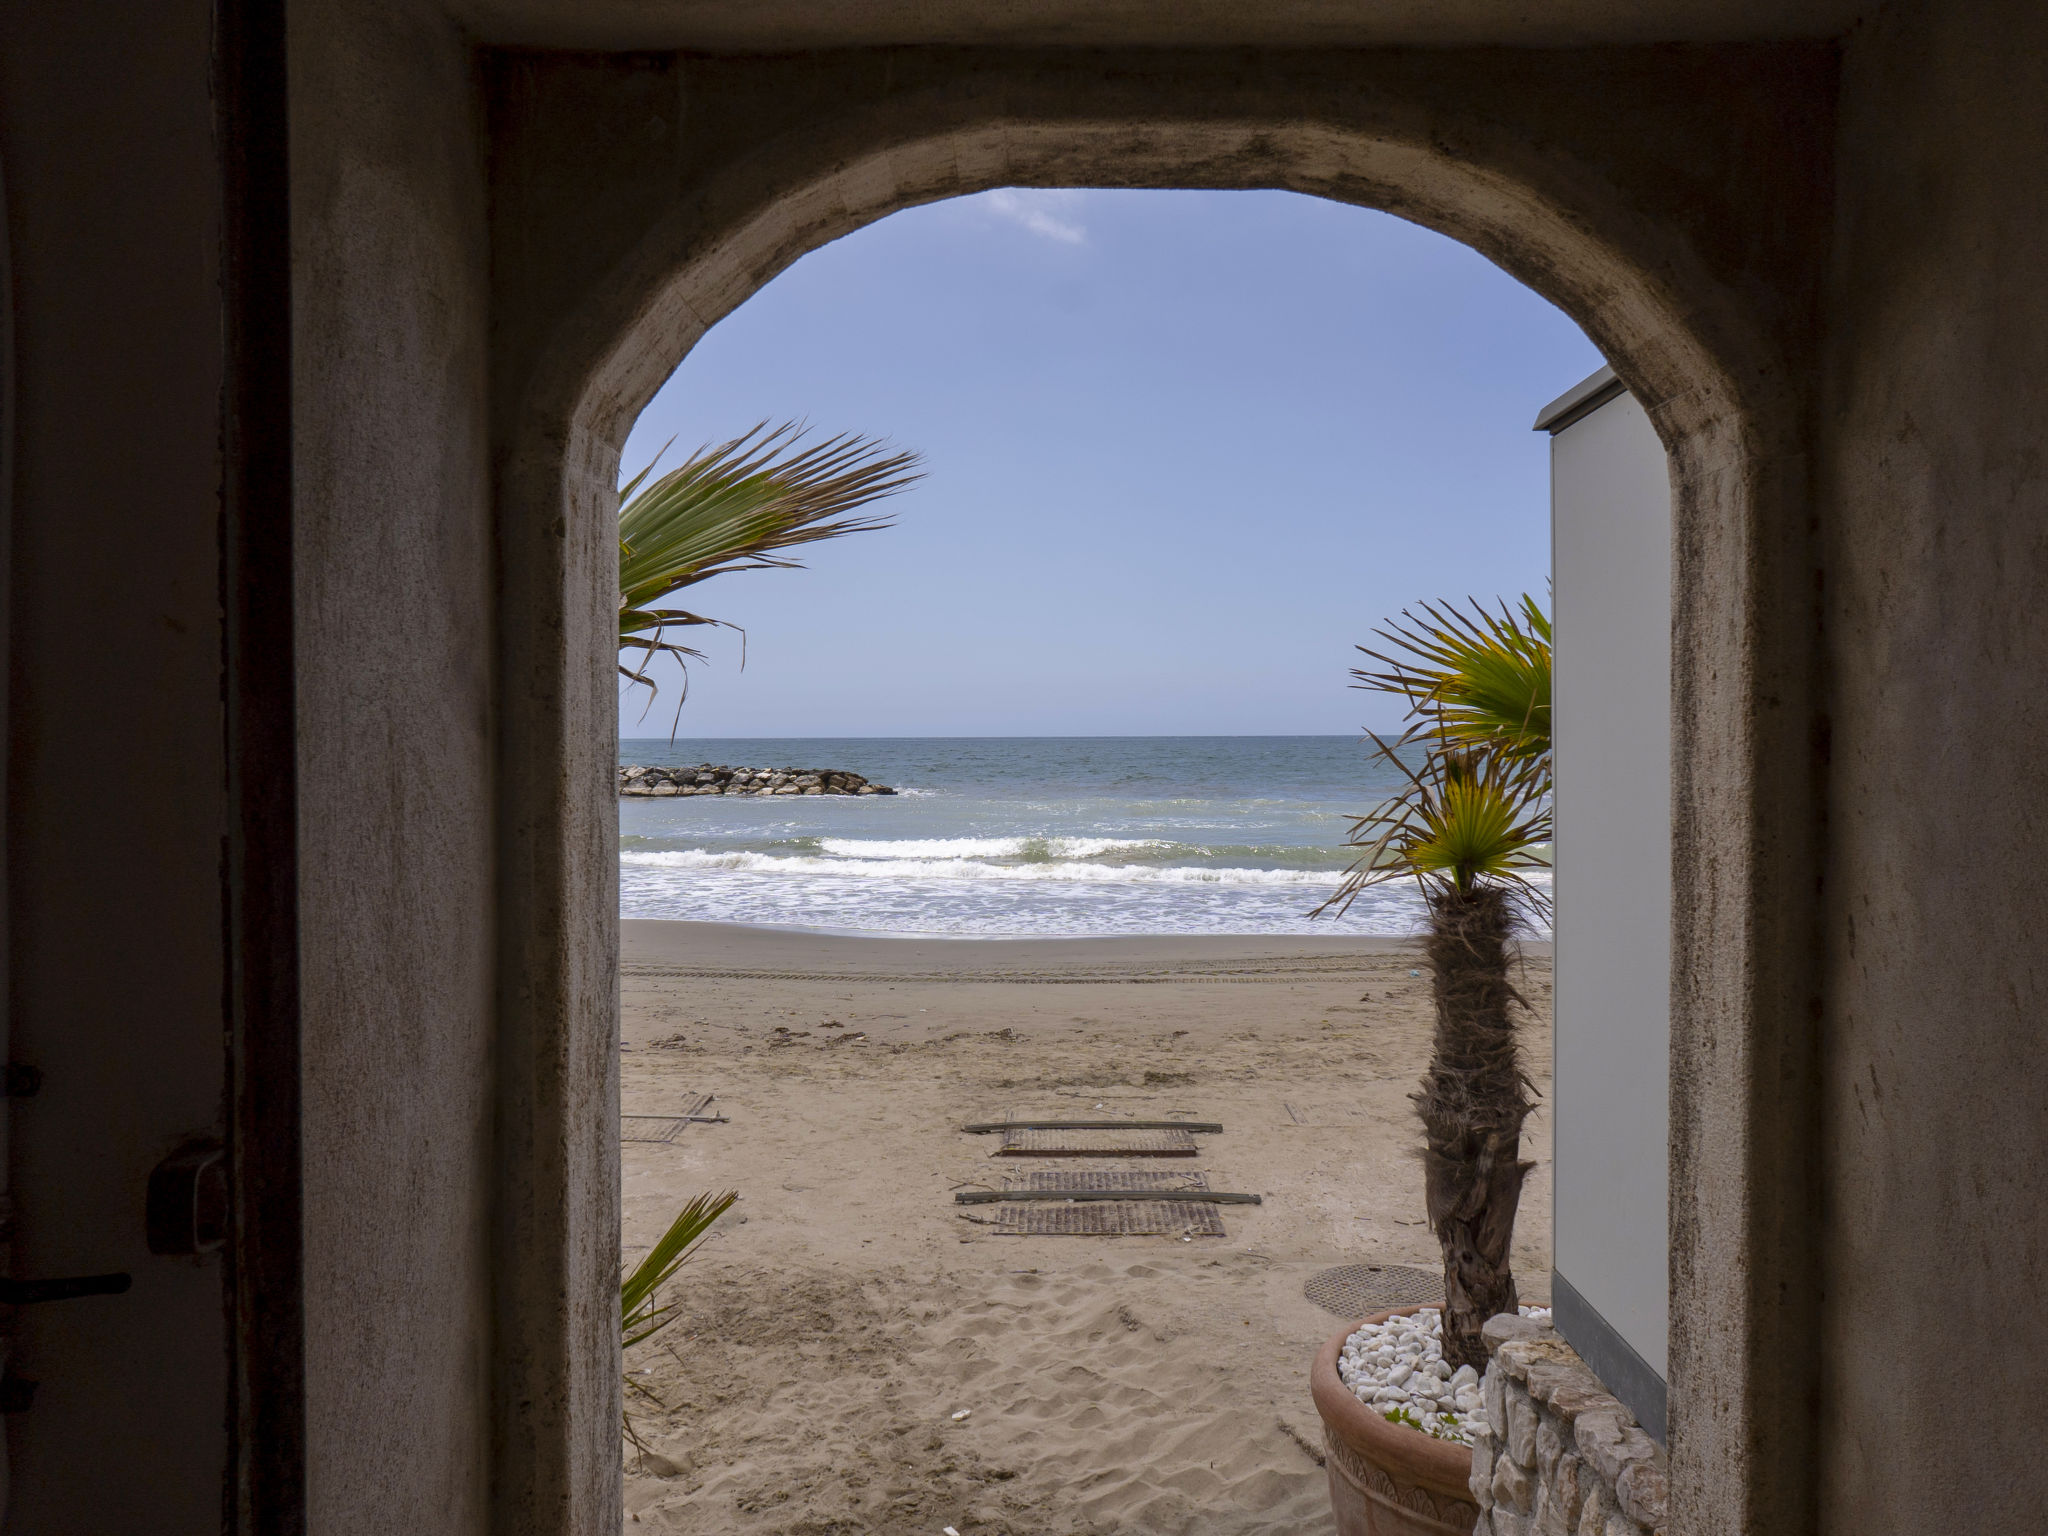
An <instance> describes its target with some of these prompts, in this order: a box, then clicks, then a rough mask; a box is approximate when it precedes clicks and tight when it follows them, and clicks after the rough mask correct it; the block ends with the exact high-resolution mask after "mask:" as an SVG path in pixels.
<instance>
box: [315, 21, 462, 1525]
mask: <svg viewBox="0 0 2048 1536" xmlns="http://www.w3.org/2000/svg"><path fill="white" fill-rule="evenodd" d="M292 15H293V21H294V26H293V36H292V68H293V71H294V79H293V173H294V175H293V238H294V248H295V257H294V273H293V276H294V284H295V307H296V324H295V333H294V341H295V419H296V435H297V456H296V474H297V519H296V536H297V540H298V545H297V564H298V572H299V576H298V646H299V774H300V788H299V804H300V837H301V849H300V861H301V863H300V867H301V870H302V876H301V882H300V899H301V903H302V912H301V918H302V923H303V931H304V941H303V957H304V960H303V963H304V1006H305V1025H304V1038H305V1120H304V1137H305V1169H306V1185H305V1201H306V1328H307V1413H308V1433H309V1447H310V1450H309V1464H308V1469H307V1476H308V1484H309V1494H310V1517H311V1526H312V1528H313V1529H314V1530H316V1531H329V1532H337V1533H338V1532H349V1533H352V1536H353V1533H364V1536H367V1533H371V1532H391V1533H394V1536H396V1533H401V1532H404V1533H411V1532H418V1531H426V1530H434V1531H449V1532H456V1531H473V1530H480V1529H482V1528H483V1524H484V1521H485V1518H486V1511H487V1507H488V1503H489V1469H488V1454H489V1438H490V1418H489V1412H488V1402H487V1397H488V1391H489V1379H490V1371H489V1350H490V1343H491V1330H490V1305H491V1285H490V1269H489V1245H490V1223H491V1214H492V1211H491V1198H492V1168H493V1166H494V1163H495V1154H494V1150H493V1113H494V1105H493V1099H492V1091H493V1078H492V1062H493V1053H492V1044H493V1032H494V1027H495V1012H496V1008H495V996H494V993H495V985H496V975H495V969H496V956H495V952H494V945H495V940H496V933H495V926H494V923H493V921H492V915H491V914H492V906H493V902H494V898H495V892H494V880H495V861H494V856H493V843H494V838H495V827H494V824H493V815H494V810H493V805H492V796H491V788H490V786H491V784H492V782H493V780H494V777H495V775H494V772H493V754H494V751H495V745H496V744H495V740H494V736H493V732H494V727H495V721H494V705H493V691H492V671H493V663H494V656H493V647H494V645H495V606H496V599H495V592H494V580H493V558H494V555H493V539H492V534H491V529H490V521H489V519H490V506H489V496H488V483H489V458H488V445H487V440H486V439H487V432H486V424H485V399H486V393H485V391H486V385H485V370H486V361H487V349H488V318H487V296H486V285H487V272H488V255H487V250H486V240H485V211H484V184H483V152H482V135H481V115H480V103H479V100H478V97H477V95H476V93H475V91H474V89H473V58H472V55H471V53H470V51H469V48H468V46H467V44H466V41H465V40H464V39H463V38H462V37H461V36H460V34H459V33H458V32H457V31H456V30H455V29H454V28H453V27H452V26H450V25H449V24H448V23H447V22H446V21H445V20H443V19H441V18H440V17H438V16H437V15H434V14H433V13H432V12H431V11H429V10H426V9H425V8H413V7H405V6H376V7H369V6H361V5H351V4H344V3H317V0H316V3H308V4H303V5H297V6H295V7H294V8H293V12H292Z"/></svg>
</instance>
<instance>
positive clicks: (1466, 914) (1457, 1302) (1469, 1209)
mask: <svg viewBox="0 0 2048 1536" xmlns="http://www.w3.org/2000/svg"><path fill="white" fill-rule="evenodd" d="M1515 922H1516V913H1515V907H1514V903H1513V902H1512V900H1511V899H1510V897H1509V894H1508V892H1507V891H1505V890H1503V889H1502V888H1501V887H1499V886H1494V885H1478V886H1475V887H1473V888H1472V889H1470V890H1465V891H1460V890H1457V889H1455V888H1450V887H1444V888H1439V889H1438V890H1436V891H1433V892H1432V893H1431V895H1430V898H1429V937H1428V940H1427V943H1426V946H1425V948H1426V953H1427V955H1428V958H1429V966H1430V972H1431V975H1432V978H1433V985H1434V990H1435V1001H1436V1036H1435V1039H1434V1042H1433V1045H1432V1049H1431V1052H1430V1062H1429V1069H1428V1071H1427V1072H1425V1073H1424V1074H1423V1078H1422V1087H1421V1089H1420V1090H1419V1091H1418V1092H1416V1093H1415V1094H1414V1095H1413V1096H1412V1097H1413V1099H1414V1102H1415V1108H1416V1111H1417V1113H1418V1114H1420V1115H1421V1117H1422V1125H1423V1131H1424V1139H1425V1150H1424V1153H1423V1190H1424V1197H1425V1200H1426V1203H1427V1208H1428V1212H1429V1224H1430V1227H1431V1228H1432V1229H1433V1230H1434V1231H1435V1233H1436V1235H1437V1241H1438V1243H1439V1244H1441V1245H1442V1248H1443V1255H1444V1315H1443V1335H1444V1337H1443V1350H1444V1358H1445V1359H1446V1360H1448V1361H1450V1362H1451V1364H1452V1365H1453V1366H1458V1365H1470V1366H1472V1367H1473V1368H1474V1369H1475V1370H1480V1371H1484V1370H1485V1369H1486V1345H1485V1342H1484V1341H1483V1340H1482V1338H1481V1337H1480V1329H1481V1328H1482V1327H1484V1326H1485V1323H1486V1320H1487V1319H1488V1318H1489V1317H1493V1316H1496V1315H1497V1314H1499V1313H1502V1312H1512V1311H1514V1310H1515V1308H1516V1305H1517V1299H1516V1295H1515V1276H1514V1271H1513V1269H1512V1268H1511V1267H1510V1265H1509V1262H1508V1260H1509V1249H1510V1247H1511V1246H1512V1243H1513V1240H1514V1234H1515V1210H1516V1207H1517V1206H1518V1205H1519V1204H1520V1203H1521V1198H1522V1180H1523V1178H1524V1177H1525V1176H1526V1175H1527V1174H1528V1172H1529V1170H1530V1168H1532V1167H1533V1166H1535V1165H1534V1164H1532V1163H1525V1162H1523V1161H1522V1155H1521V1154H1522V1122H1523V1121H1524V1120H1525V1119H1527V1118H1528V1115H1529V1111H1530V1108H1531V1107H1532V1105H1531V1100H1530V1093H1529V1080H1528V1078H1527V1076H1526V1075H1525V1074H1524V1073H1523V1071H1522V1061H1521V1052H1520V1048H1519V1042H1518V1040H1517V1037H1516V1033H1515V1019H1514V1013H1513V1010H1514V1009H1516V1008H1526V1007H1527V1004H1526V1003H1524V1002H1523V1001H1522V998H1521V995H1520V994H1519V993H1517V992H1516V991H1515V989H1514V988H1513V987H1512V986H1510V985H1509V984H1508V960H1509V948H1508V945H1509V940H1510V939H1511V938H1512V936H1513V931H1514V927H1515Z"/></svg>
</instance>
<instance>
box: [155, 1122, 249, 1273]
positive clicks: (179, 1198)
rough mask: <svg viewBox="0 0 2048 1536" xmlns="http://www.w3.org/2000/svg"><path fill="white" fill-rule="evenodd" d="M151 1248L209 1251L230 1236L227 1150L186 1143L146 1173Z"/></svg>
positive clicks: (210, 1144)
mask: <svg viewBox="0 0 2048 1536" xmlns="http://www.w3.org/2000/svg"><path fill="white" fill-rule="evenodd" d="M144 1222H145V1225H146V1226H147V1227H148V1231H149V1251H150V1252H151V1253H162V1254H189V1253H211V1252H212V1251H213V1250H214V1249H216V1248H218V1247H220V1246H221V1245H222V1244H223V1243H225V1242H226V1241H227V1240H228V1165H227V1149H226V1148H225V1147H223V1146H222V1145H221V1144H220V1143H219V1142H217V1141H212V1140H205V1141H193V1142H187V1143H186V1144H185V1145H184V1146H182V1147H180V1148H178V1150H177V1151H175V1152H173V1153H172V1154H171V1155H170V1156H169V1157H167V1158H165V1159H164V1160H163V1161H162V1162H160V1163H158V1164H157V1165H156V1167H155V1169H154V1170H153V1171H152V1172H151V1173H150V1175H149V1201H148V1208H147V1211H146V1212H145V1216H144Z"/></svg>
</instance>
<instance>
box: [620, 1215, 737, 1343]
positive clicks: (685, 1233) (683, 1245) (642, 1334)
mask: <svg viewBox="0 0 2048 1536" xmlns="http://www.w3.org/2000/svg"><path fill="white" fill-rule="evenodd" d="M738 1199H739V1192H738V1191H737V1190H727V1191H726V1192H725V1193H724V1194H722V1195H708V1194H707V1195H699V1196H697V1198H696V1199H694V1200H692V1201H691V1202H690V1203H689V1204H688V1205H686V1206H684V1207H683V1208H682V1210H681V1211H679V1212H678V1213H677V1215H676V1219H675V1220H674V1221H672V1222H670V1223H669V1227H668V1230H667V1231H666V1232H664V1233H662V1235H661V1238H660V1240H659V1241H658V1242H656V1243H655V1245H654V1246H653V1247H652V1248H651V1249H649V1250H648V1252H647V1255H646V1257H644V1258H642V1259H641V1260H640V1262H639V1263H638V1264H636V1265H634V1266H633V1268H632V1270H631V1272H630V1273H628V1274H627V1275H626V1277H625V1278H624V1279H623V1280H621V1281H620V1282H619V1337H620V1342H621V1346H622V1347H624V1348H627V1349H630V1348H632V1346H633V1345H635V1344H638V1343H639V1342H640V1341H641V1340H642V1339H645V1338H649V1337H651V1336H652V1335H654V1334H657V1333H659V1332H660V1331H661V1330H662V1329H664V1328H666V1327H667V1326H668V1325H669V1324H670V1323H672V1322H674V1321H675V1318H674V1316H673V1313H674V1311H675V1306H674V1303H670V1304H669V1305H667V1306H657V1305H656V1304H655V1298H656V1293H657V1292H659V1291H660V1290H661V1288H662V1287H663V1286H664V1285H666V1284H668V1282H669V1281H670V1280H671V1279H673V1278H674V1277H675V1273H676V1271H677V1270H678V1269H681V1268H682V1267H683V1263H684V1261H685V1260H686V1259H688V1258H689V1256H690V1250H691V1248H693V1247H694V1246H695V1245H696V1244H697V1242H698V1241H699V1240H700V1239H701V1238H702V1237H703V1236H704V1234H705V1233H706V1232H709V1231H710V1230H711V1224H712V1223H713V1222H715V1221H717V1220H718V1218H719V1217H721V1216H723V1215H724V1214H725V1213H726V1212H727V1211H729V1210H731V1209H732V1206H733V1202H734V1201H736V1200H738Z"/></svg>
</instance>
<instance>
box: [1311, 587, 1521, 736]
mask: <svg viewBox="0 0 2048 1536" xmlns="http://www.w3.org/2000/svg"><path fill="white" fill-rule="evenodd" d="M1420 606H1421V609H1422V617H1419V618H1418V617H1417V616H1416V615H1415V614H1414V613H1413V612H1410V611H1408V610H1405V609H1404V610H1403V611H1402V614H1401V621H1400V622H1398V623H1394V624H1390V625H1389V626H1388V627H1387V628H1385V629H1381V630H1377V631H1375V633H1376V634H1377V635H1378V636H1379V638H1380V639H1381V640H1383V641H1385V642H1386V643H1387V645H1388V646H1389V647H1390V650H1389V651H1376V650H1373V649H1372V648H1371V647H1369V646H1363V645H1361V646H1359V647H1358V649H1359V650H1360V651H1361V652H1363V653H1364V654H1365V655H1366V656H1368V657H1370V658H1371V659H1372V660H1374V661H1376V662H1378V663H1379V664H1380V665H1381V666H1382V667H1384V668H1386V670H1385V671H1382V672H1375V671H1371V670H1369V669H1366V668H1355V669H1353V671H1352V674H1351V675H1352V676H1353V677H1355V678H1357V679H1358V681H1357V682H1356V683H1355V684H1353V686H1354V687H1358V688H1365V689H1369V690H1371V691H1373V692H1376V693H1394V694H1399V695H1401V696H1402V697H1403V698H1405V699H1407V701H1408V707H1409V711H1410V713H1411V714H1418V715H1421V714H1426V715H1428V716H1430V717H1431V718H1432V719H1434V721H1435V722H1436V729H1437V734H1438V735H1439V736H1440V737H1441V739H1442V740H1444V741H1445V742H1457V743H1463V744H1466V745H1478V744H1480V743H1482V742H1483V743H1486V744H1488V745H1491V746H1493V747H1495V748H1496V749H1498V750H1499V751H1501V752H1503V753H1504V754H1506V755H1507V756H1510V757H1516V758H1529V759H1533V758H1538V757H1545V756H1548V755H1549V752H1550V670H1551V669H1550V649H1551V647H1550V619H1549V616H1548V615H1546V614H1545V613H1544V612H1543V610H1542V608H1541V607H1539V606H1538V604H1537V602H1536V599H1534V598H1533V597H1530V596H1529V595H1527V594H1526V593H1525V594H1523V597H1522V603H1521V611H1520V613H1519V614H1517V613H1515V612H1514V611H1512V610H1510V609H1509V608H1508V606H1507V605H1506V604H1505V603H1503V604H1501V608H1500V612H1499V613H1498V614H1494V613H1490V612H1488V611H1487V610H1486V609H1484V608H1482V607H1481V606H1480V605H1479V604H1478V603H1477V602H1473V603H1472V604H1471V611H1470V612H1466V611H1465V610H1463V609H1460V608H1458V607H1456V606H1455V605H1452V604H1448V603H1447V604H1443V605H1438V604H1435V603H1423V604H1421V605H1420Z"/></svg>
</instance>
